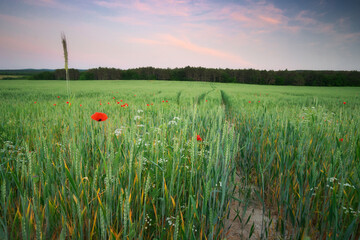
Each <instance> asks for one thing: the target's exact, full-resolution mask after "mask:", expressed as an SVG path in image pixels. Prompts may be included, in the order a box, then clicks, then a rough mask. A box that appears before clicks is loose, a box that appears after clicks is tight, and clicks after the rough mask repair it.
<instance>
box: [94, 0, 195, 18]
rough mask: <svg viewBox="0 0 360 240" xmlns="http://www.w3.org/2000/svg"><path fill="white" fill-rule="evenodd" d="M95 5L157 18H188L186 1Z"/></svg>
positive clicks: (124, 2) (153, 0)
mask: <svg viewBox="0 0 360 240" xmlns="http://www.w3.org/2000/svg"><path fill="white" fill-rule="evenodd" d="M94 3H95V4H96V5H99V6H102V7H106V8H126V9H129V10H131V11H138V12H142V13H146V14H150V15H158V16H181V17H186V16H189V15H190V13H189V11H190V8H189V7H188V3H189V2H188V1H175V0H164V1H159V0H147V1H140V0H135V1H129V0H125V1H124V0H123V1H119V0H118V1H116V0H112V1H95V2H94Z"/></svg>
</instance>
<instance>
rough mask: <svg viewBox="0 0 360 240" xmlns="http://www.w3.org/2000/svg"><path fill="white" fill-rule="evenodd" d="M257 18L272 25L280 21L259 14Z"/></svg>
mask: <svg viewBox="0 0 360 240" xmlns="http://www.w3.org/2000/svg"><path fill="white" fill-rule="evenodd" d="M259 18H260V19H261V20H264V21H265V22H266V23H270V24H274V25H278V24H280V23H281V21H280V20H278V19H275V18H272V17H267V16H259Z"/></svg>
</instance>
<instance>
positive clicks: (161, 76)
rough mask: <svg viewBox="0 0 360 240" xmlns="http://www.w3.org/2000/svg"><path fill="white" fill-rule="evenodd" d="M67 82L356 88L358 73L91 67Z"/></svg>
mask: <svg viewBox="0 0 360 240" xmlns="http://www.w3.org/2000/svg"><path fill="white" fill-rule="evenodd" d="M69 76H70V79H71V80H174V81H202V82H223V83H247V84H262V85H295V86H360V72H359V71H314V70H296V71H288V70H280V71H273V70H269V71H267V70H256V69H228V68H227V69H220V68H203V67H189V66H188V67H184V68H174V69H170V68H166V69H164V68H154V67H142V68H134V69H125V70H123V69H117V68H103V67H99V68H92V69H88V70H77V69H69ZM29 79H34V80H36V79H37V80H65V69H56V70H55V71H44V72H41V73H37V74H34V75H31V76H30V77H29Z"/></svg>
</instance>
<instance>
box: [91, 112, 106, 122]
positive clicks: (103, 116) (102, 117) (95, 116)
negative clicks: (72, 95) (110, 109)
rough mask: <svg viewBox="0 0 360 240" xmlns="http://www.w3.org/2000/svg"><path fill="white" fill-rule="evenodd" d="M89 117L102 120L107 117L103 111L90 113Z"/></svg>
mask: <svg viewBox="0 0 360 240" xmlns="http://www.w3.org/2000/svg"><path fill="white" fill-rule="evenodd" d="M91 118H92V119H94V120H95V121H98V122H102V121H105V120H106V119H108V116H107V115H106V114H105V113H99V112H96V113H94V114H93V115H91Z"/></svg>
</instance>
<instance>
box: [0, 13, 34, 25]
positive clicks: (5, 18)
mask: <svg viewBox="0 0 360 240" xmlns="http://www.w3.org/2000/svg"><path fill="white" fill-rule="evenodd" d="M0 19H1V20H2V21H6V22H9V23H15V24H17V25H30V23H29V21H28V20H26V19H24V18H20V17H16V16H11V15H6V14H0Z"/></svg>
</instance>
